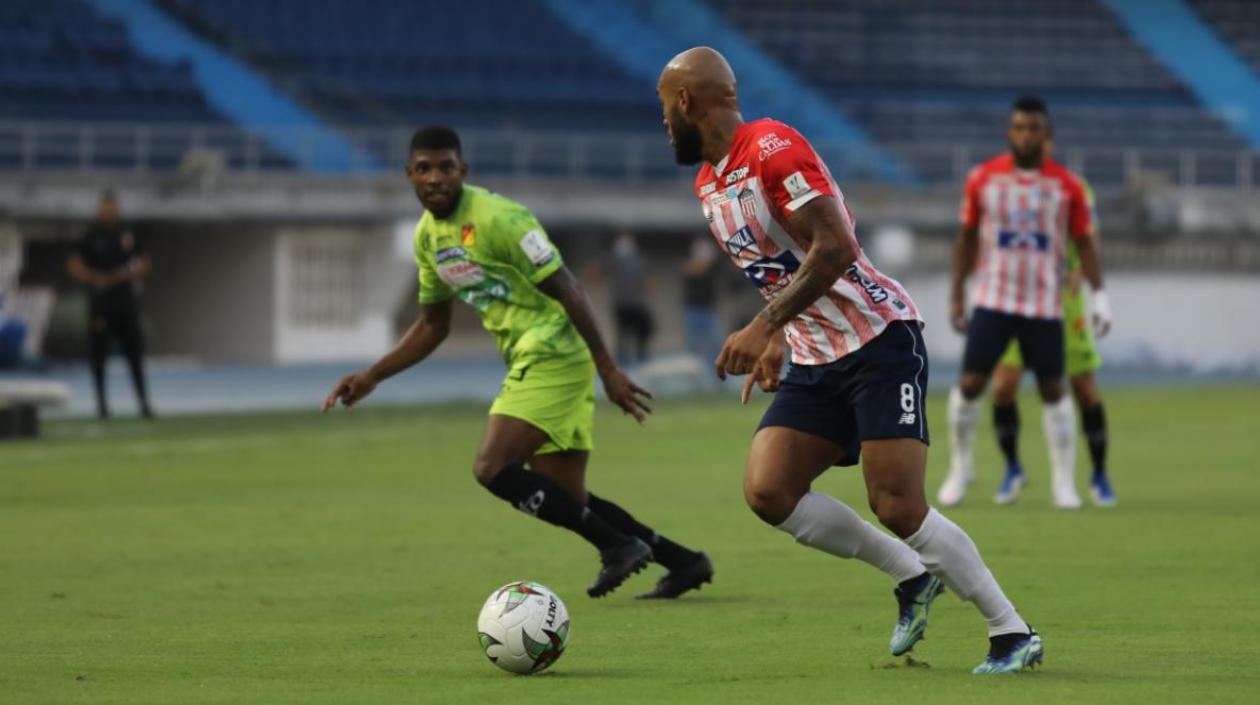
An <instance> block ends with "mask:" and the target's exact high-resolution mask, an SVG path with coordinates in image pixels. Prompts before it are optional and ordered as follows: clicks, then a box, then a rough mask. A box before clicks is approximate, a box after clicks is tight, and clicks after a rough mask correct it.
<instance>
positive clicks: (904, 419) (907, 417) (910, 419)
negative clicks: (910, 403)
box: [897, 413, 917, 426]
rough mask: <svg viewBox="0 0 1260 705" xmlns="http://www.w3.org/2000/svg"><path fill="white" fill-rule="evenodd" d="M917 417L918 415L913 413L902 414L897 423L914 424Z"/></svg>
mask: <svg viewBox="0 0 1260 705" xmlns="http://www.w3.org/2000/svg"><path fill="white" fill-rule="evenodd" d="M915 418H917V417H916V416H915V415H914V414H911V413H906V414H902V415H901V421H898V422H897V423H899V424H901V425H902V426H913V425H914V420H915Z"/></svg>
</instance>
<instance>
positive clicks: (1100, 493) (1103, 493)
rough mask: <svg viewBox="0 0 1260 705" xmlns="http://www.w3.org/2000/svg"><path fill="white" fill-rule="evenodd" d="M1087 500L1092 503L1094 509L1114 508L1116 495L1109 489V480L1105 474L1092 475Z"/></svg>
mask: <svg viewBox="0 0 1260 705" xmlns="http://www.w3.org/2000/svg"><path fill="white" fill-rule="evenodd" d="M1089 498H1090V499H1092V500H1093V501H1094V506H1095V507H1114V506H1116V493H1115V491H1114V490H1112V489H1111V480H1110V479H1108V477H1107V474H1106V473H1094V478H1093V479H1092V480H1090V481H1089Z"/></svg>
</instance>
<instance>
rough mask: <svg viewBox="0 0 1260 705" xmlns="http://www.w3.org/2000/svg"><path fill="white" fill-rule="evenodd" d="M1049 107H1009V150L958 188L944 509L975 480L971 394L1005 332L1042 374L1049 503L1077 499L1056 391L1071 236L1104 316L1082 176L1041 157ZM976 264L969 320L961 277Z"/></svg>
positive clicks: (1031, 102)
mask: <svg viewBox="0 0 1260 705" xmlns="http://www.w3.org/2000/svg"><path fill="white" fill-rule="evenodd" d="M1049 135H1050V122H1049V116H1048V114H1047V110H1046V104H1045V102H1044V101H1042V100H1041V99H1040V98H1036V97H1031V96H1029V97H1024V98H1020V99H1019V100H1017V101H1016V102H1015V104H1014V105H1013V106H1012V109H1011V115H1010V122H1009V125H1008V128H1007V139H1008V141H1009V144H1010V149H1009V151H1008V153H1006V154H1003V155H1000V156H998V157H995V158H993V159H991V160H989V161H987V162H985V163H984V164H981V165H980V166H978V167H976V168H975V169H973V170H972V172H971V174H970V175H969V176H968V177H967V183H966V186H965V187H964V192H963V199H962V209H961V211H962V212H961V220H962V227H961V228H960V230H959V233H958V239H957V243H956V245H955V248H954V258H953V266H952V271H951V278H950V318H951V320H952V322H953V324H954V327H955V328H956V329H957V330H958V331H959V332H966V334H967V344H966V349H965V351H964V353H963V371H962V375H961V377H960V378H959V382H958V386H957V387H955V388H954V389H953V390H952V391H951V392H950V397H949V421H950V440H951V442H952V447H951V457H950V470H949V475H948V477H946V479H945V482H944V483H943V484H942V485H941V488H940V490H939V492H938V499H939V501H940V502H941V504H944V505H946V506H950V505H954V504H957V503H959V502H961V501H962V499H963V497H964V495H965V493H966V489H967V485H968V484H970V483H971V482H972V481H973V480H974V478H975V459H974V444H975V429H976V422H977V418H978V415H979V405H978V397H979V396H980V395H981V394H982V393H983V392H984V388H985V386H986V385H987V384H988V382H989V377H990V375H991V374H992V373H993V369H994V367H995V366H996V365H997V362H998V358H1000V357H1001V355H1002V353H1003V351H1004V350H1005V349H1006V347H1007V345H1008V344H1009V343H1010V342H1011V340H1016V341H1018V343H1019V348H1020V351H1021V353H1022V355H1023V358H1024V360H1025V362H1026V363H1027V364H1028V366H1029V367H1031V368H1032V370H1033V372H1034V373H1035V374H1036V377H1037V388H1038V391H1039V392H1040V394H1041V398H1042V400H1043V401H1044V402H1045V411H1044V413H1043V417H1042V418H1043V423H1044V426H1045V432H1046V440H1047V444H1048V446H1049V448H1050V464H1051V478H1052V479H1051V488H1052V494H1053V501H1054V504H1055V506H1057V507H1061V508H1065V509H1074V508H1077V507H1080V505H1081V500H1080V496H1079V495H1078V494H1077V492H1076V486H1075V470H1076V425H1075V419H1074V418H1073V413H1072V403H1071V401H1070V400H1068V399H1066V398H1065V395H1064V389H1063V372H1064V360H1063V298H1062V288H1063V284H1064V271H1065V268H1066V259H1067V245H1068V237H1071V238H1072V239H1073V241H1074V242H1075V243H1076V246H1077V252H1078V253H1079V255H1080V260H1081V271H1082V273H1083V274H1084V276H1085V278H1086V279H1087V280H1088V281H1089V283H1090V285H1091V286H1092V288H1093V290H1094V296H1093V307H1094V311H1093V314H1094V316H1093V317H1094V325H1095V327H1096V329H1097V331H1098V333H1099V335H1102V334H1103V333H1105V332H1106V330H1107V329H1108V328H1109V327H1110V324H1111V323H1110V322H1111V314H1110V306H1109V304H1108V302H1107V296H1106V294H1105V293H1104V291H1103V280H1102V265H1101V263H1100V261H1099V256H1098V249H1097V245H1096V243H1095V240H1094V237H1093V235H1092V232H1093V224H1092V213H1091V212H1090V208H1089V204H1088V202H1087V198H1086V195H1085V188H1084V187H1083V186H1082V184H1081V182H1080V180H1079V179H1078V178H1077V177H1076V176H1075V175H1074V174H1072V173H1071V172H1069V171H1068V170H1067V169H1066V168H1065V167H1063V166H1062V165H1060V164H1058V163H1057V162H1055V161H1054V160H1053V159H1051V158H1050V157H1049V156H1048V155H1047V154H1045V144H1046V141H1047V140H1048V139H1049ZM973 268H974V271H975V274H976V287H975V296H974V303H975V308H974V310H973V311H972V315H971V318H970V320H968V319H967V315H966V306H965V302H964V282H965V280H966V278H967V275H968V274H970V273H971V272H972V270H973Z"/></svg>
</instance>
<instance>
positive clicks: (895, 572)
mask: <svg viewBox="0 0 1260 705" xmlns="http://www.w3.org/2000/svg"><path fill="white" fill-rule="evenodd" d="M775 528H777V529H779V530H780V531H784V532H786V533H788V534H791V535H792V537H793V538H795V539H796V542H797V543H799V544H801V545H803V546H810V547H812V548H816V549H818V550H820V551H823V552H825V553H830V554H831V555H833V556H839V557H840V558H856V559H858V560H860V561H862V562H864V563H869V564H871V565H873V566H875V567H876V568H879V569H880V570H882V571H884V572H885V573H887V574H888V575H890V576H892V579H893V580H895V581H896V582H898V583H901V582H904V581H906V580H909V579H910V578H916V577H918V576H920V575H923V574H924V573H926V572H927V568H925V567H924V566H923V563H921V562H920V561H919V555H918V554H917V553H915V552H914V551H913V550H911V549H910V547H909V546H907V545H905V544H904V543H902V542H900V541H898V540H897V539H894V538H893V537H891V536H889V535H888V534H885V533H884V532H882V531H880V530H879V529H877V528H875V527H874V526H873V525H872V524H871V523H870V522H869V521H866V520H865V519H863V518H862V517H861V516H859V515H858V513H857V512H855V511H853V509H852V508H851V507H849V506H847V505H845V504H842V503H841V502H839V501H837V500H835V499H834V498H832V497H829V496H827V495H825V494H822V493H819V492H809V493H807V494H806V495H805V496H804V497H801V501H800V502H798V503H797V505H796V509H793V510H792V516H789V517H788V518H787V521H784V522H783V523H782V524H779V525H778V526H777V527H775Z"/></svg>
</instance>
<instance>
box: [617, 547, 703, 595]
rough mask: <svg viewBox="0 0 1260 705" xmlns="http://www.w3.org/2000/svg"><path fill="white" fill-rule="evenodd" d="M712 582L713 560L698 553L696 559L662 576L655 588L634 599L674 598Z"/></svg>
mask: <svg viewBox="0 0 1260 705" xmlns="http://www.w3.org/2000/svg"><path fill="white" fill-rule="evenodd" d="M711 582H713V562H712V561H710V560H709V557H708V556H707V555H705V554H704V553H697V554H696V559H695V560H694V561H692V562H690V563H688V564H687V565H685V566H683V567H681V568H675V569H674V570H671V571H669V572H668V573H666V574H665V575H663V576H661V579H660V580H659V581H657V583H656V587H655V588H653V589H652V590H650V591H648V592H645V593H643V594H641V595H635V596H634V599H636V600H673V599H675V598H678V597H680V596H681V595H682V594H683V593H685V592H687V591H688V590H699V589H700V586H701V585H704V584H705V583H711Z"/></svg>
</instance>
